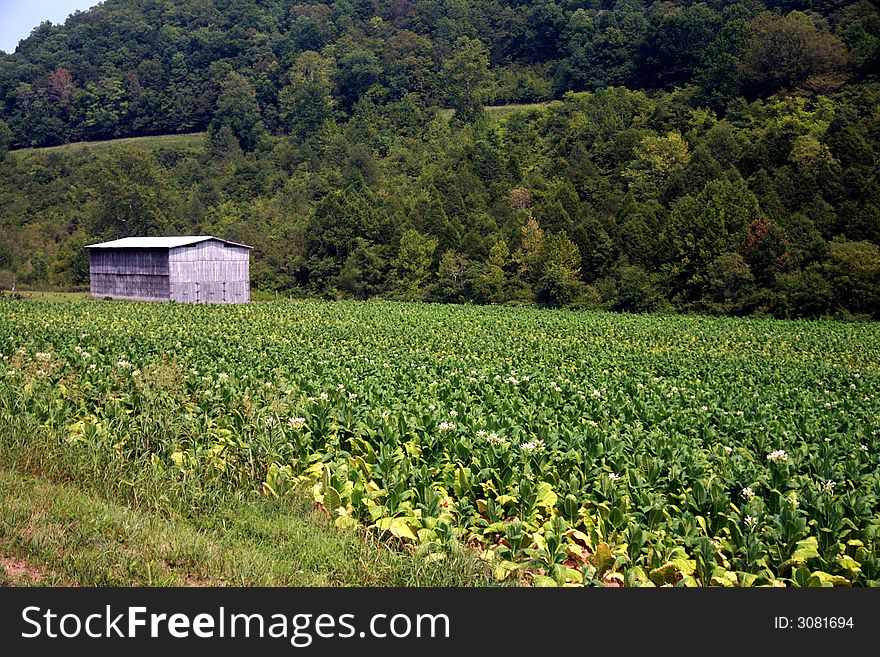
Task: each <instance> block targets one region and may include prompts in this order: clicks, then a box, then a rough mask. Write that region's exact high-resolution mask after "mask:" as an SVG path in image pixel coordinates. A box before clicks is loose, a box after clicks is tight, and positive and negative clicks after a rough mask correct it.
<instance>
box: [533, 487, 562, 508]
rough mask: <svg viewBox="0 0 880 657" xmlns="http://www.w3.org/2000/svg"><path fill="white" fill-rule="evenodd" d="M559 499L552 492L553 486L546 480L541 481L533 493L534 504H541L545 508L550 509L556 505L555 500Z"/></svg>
mask: <svg viewBox="0 0 880 657" xmlns="http://www.w3.org/2000/svg"><path fill="white" fill-rule="evenodd" d="M558 500H559V497H558V496H557V495H556V493H554V492H553V486H551V485H550V484H548V483H547V482H546V481H542V482H540V483H539V484H538V491H537V493H536V494H535V505H536V506H542V507H544V508H547V509H552V508H553V507H555V506H556V502H557V501H558Z"/></svg>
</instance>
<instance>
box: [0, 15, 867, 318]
mask: <svg viewBox="0 0 880 657" xmlns="http://www.w3.org/2000/svg"><path fill="white" fill-rule="evenodd" d="M878 64H880V13H878V10H877V8H876V7H875V6H874V5H873V4H871V3H870V2H839V1H835V0H825V1H823V0H802V1H796V0H795V1H774V0H768V1H765V2H760V1H757V0H755V1H752V2H726V1H721V0H719V1H717V2H705V3H691V2H647V1H639V0H628V1H627V0H623V1H621V2H617V3H612V2H600V1H589V0H586V1H582V2H577V1H575V2H560V3H554V2H550V1H544V2H516V1H510V0H491V1H489V0H461V1H458V2H451V1H441V0H412V1H411V0H395V1H392V2H349V1H347V0H339V1H337V2H334V3H330V4H321V3H302V2H295V1H294V0H251V1H249V2H248V1H236V2H231V1H230V2H226V1H223V0H108V1H107V2H106V3H104V4H103V5H102V6H100V7H97V8H95V9H93V10H91V11H89V12H85V13H79V14H76V15H75V16H73V17H71V18H70V19H69V20H68V21H67V23H66V24H65V25H63V26H51V25H48V24H47V25H43V26H41V27H39V28H37V29H36V30H35V31H34V33H33V34H32V35H31V37H30V38H28V39H27V40H25V41H23V42H22V43H21V45H20V46H19V48H18V50H17V51H16V52H15V53H14V54H9V55H0V154H2V153H3V152H4V151H5V150H6V149H7V148H13V149H15V148H23V147H34V146H51V145H55V144H63V143H68V142H73V141H82V140H99V139H113V138H117V137H132V136H141V135H158V134H168V133H192V132H195V131H200V130H205V131H206V134H205V137H204V139H201V138H192V137H187V138H182V139H181V140H175V139H166V138H163V139H160V140H158V142H157V141H152V142H151V141H149V140H147V142H146V143H149V144H150V146H149V147H147V145H146V143H145V144H144V145H143V146H142V145H139V144H138V145H130V144H124V145H119V146H118V147H113V146H109V147H107V146H102V147H101V148H91V147H78V146H71V147H67V148H62V149H49V150H45V151H26V152H25V151H23V152H19V153H16V152H14V151H13V152H11V153H9V154H8V155H7V156H6V157H5V159H4V160H3V162H2V163H0V231H2V234H0V271H2V272H3V273H2V274H0V284H4V285H5V284H6V281H7V280H11V279H12V278H15V280H17V281H20V282H21V284H25V285H34V286H44V285H54V286H61V287H72V286H81V285H83V284H85V283H86V282H87V278H88V276H87V275H88V268H87V262H86V260H85V252H84V249H83V248H82V247H83V245H84V244H87V243H89V242H93V241H97V240H99V239H107V238H113V237H118V236H122V235H144V234H157V233H166V232H174V233H191V232H193V233H213V234H216V235H219V236H222V237H227V238H229V239H234V240H236V241H243V242H247V243H249V244H253V245H254V246H255V247H256V248H255V251H254V262H253V267H252V274H253V280H254V284H255V285H257V286H260V287H264V288H268V289H280V290H290V291H292V292H293V291H296V292H297V293H311V294H321V295H325V296H332V297H354V298H370V297H377V296H381V297H385V298H400V299H426V300H438V301H474V302H478V303H505V302H526V303H533V302H537V303H542V304H546V305H551V306H562V305H575V306H578V307H588V306H596V307H606V308H612V309H616V310H628V311H644V310H654V309H681V310H698V311H703V312H706V311H708V312H719V313H732V314H751V313H763V314H773V315H777V316H821V315H829V314H835V315H838V316H851V315H856V316H872V315H873V316H874V317H878V316H880V247H878V244H880V182H878V180H877V170H878V154H880V110H878V108H880V83H878V81H877V71H878V68H880V67H878ZM548 101H549V102H548ZM504 103H541V104H535V105H533V106H531V107H525V108H520V109H510V110H505V111H498V110H495V109H491V108H490V109H489V110H488V111H487V110H486V109H484V106H486V105H498V104H504Z"/></svg>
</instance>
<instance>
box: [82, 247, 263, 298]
mask: <svg viewBox="0 0 880 657" xmlns="http://www.w3.org/2000/svg"><path fill="white" fill-rule="evenodd" d="M86 248H87V249H88V250H89V280H90V284H91V293H92V296H93V297H111V298H114V299H137V300H140V301H181V302H190V303H247V302H248V301H250V298H251V285H250V249H251V247H249V246H246V245H244V244H236V243H235V242H230V241H228V240H221V239H219V238H217V237H212V236H211V235H189V236H178V237H124V238H122V239H119V240H113V241H112V242H101V243H100V244H90V245H88V246H87V247H86Z"/></svg>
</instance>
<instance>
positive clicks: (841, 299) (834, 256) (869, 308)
mask: <svg viewBox="0 0 880 657" xmlns="http://www.w3.org/2000/svg"><path fill="white" fill-rule="evenodd" d="M826 270H827V272H828V274H827V275H828V279H829V280H830V282H831V285H832V287H833V288H834V296H835V298H836V300H837V303H838V304H840V305H841V306H842V307H843V308H846V309H847V310H849V311H851V312H854V313H863V314H866V315H873V316H874V317H875V318H880V247H878V246H877V245H876V244H872V243H871V242H867V241H861V242H847V241H840V242H831V244H829V245H828V263H827V265H826Z"/></svg>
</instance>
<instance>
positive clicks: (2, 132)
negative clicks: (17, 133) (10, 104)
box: [0, 119, 12, 162]
mask: <svg viewBox="0 0 880 657" xmlns="http://www.w3.org/2000/svg"><path fill="white" fill-rule="evenodd" d="M10 143H12V131H11V130H10V129H9V126H8V125H6V123H5V122H4V121H3V119H0V162H2V161H3V158H4V157H6V153H7V151H9V144H10Z"/></svg>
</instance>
